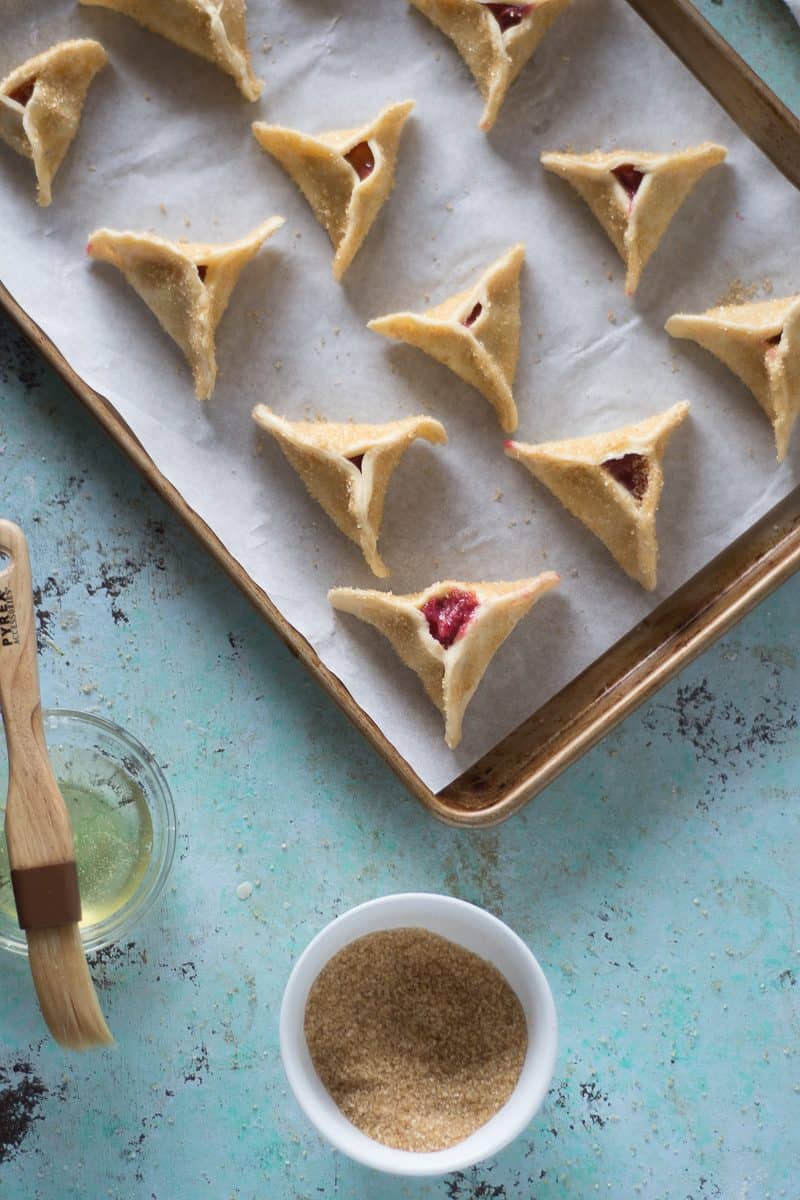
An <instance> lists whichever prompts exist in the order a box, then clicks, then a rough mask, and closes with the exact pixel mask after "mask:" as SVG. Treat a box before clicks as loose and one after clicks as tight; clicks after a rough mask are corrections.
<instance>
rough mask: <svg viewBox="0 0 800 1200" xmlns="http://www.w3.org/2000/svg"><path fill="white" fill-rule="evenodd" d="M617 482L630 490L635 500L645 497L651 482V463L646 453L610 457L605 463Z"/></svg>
mask: <svg viewBox="0 0 800 1200" xmlns="http://www.w3.org/2000/svg"><path fill="white" fill-rule="evenodd" d="M603 469H604V470H605V471H608V473H609V475H611V476H612V477H613V478H614V479H616V481H617V483H621V484H622V486H623V487H624V488H625V489H626V490H627V491H629V492H630V494H631V495H632V496H633V498H634V500H642V499H644V495H645V492H646V491H647V485H648V483H649V482H650V464H649V462H648V461H647V458H646V456H645V455H644V454H623V455H622V457H621V458H609V459H608V460H607V461H606V462H604V463H603Z"/></svg>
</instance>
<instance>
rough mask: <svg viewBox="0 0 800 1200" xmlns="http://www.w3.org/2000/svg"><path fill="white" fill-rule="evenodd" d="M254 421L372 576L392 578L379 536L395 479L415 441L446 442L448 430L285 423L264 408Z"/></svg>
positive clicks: (411, 424) (420, 421)
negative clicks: (388, 492) (355, 549)
mask: <svg viewBox="0 0 800 1200" xmlns="http://www.w3.org/2000/svg"><path fill="white" fill-rule="evenodd" d="M253 420H254V421H255V422H256V423H257V424H258V425H260V426H261V428H262V429H266V431H267V432H268V433H271V434H272V436H273V437H274V438H275V439H276V441H277V442H278V444H279V445H280V448H281V450H282V451H283V453H284V454H285V455H286V457H287V459H288V460H289V462H290V463H291V464H292V466H293V467H294V469H295V471H297V474H298V475H299V476H300V478H301V479H302V481H303V483H304V484H305V485H306V487H307V488H308V490H309V492H310V493H311V495H312V496H313V497H314V499H315V500H316V501H317V502H318V503H319V504H321V505H322V507H323V508H324V509H325V512H326V513H327V514H328V516H329V517H330V518H331V520H333V521H334V522H335V523H336V524H337V525H338V527H339V529H341V531H342V533H345V534H346V535H347V536H348V537H349V538H350V539H351V541H353V542H355V543H356V545H357V546H360V547H361V551H362V553H363V555H364V558H365V559H366V560H367V563H368V565H369V567H370V569H371V570H372V571H373V573H374V574H375V575H379V576H381V577H384V576H386V575H388V574H389V572H388V571H387V569H386V567H385V566H384V564H383V562H382V561H381V557H380V555H379V553H378V536H379V534H380V529H381V521H382V520H383V505H384V500H385V498H386V490H387V488H388V487H389V481H390V479H391V477H392V473H393V471H394V469H395V467H396V466H397V464H398V463H399V461H400V459H401V458H402V456H403V454H404V453H405V451H406V450H407V449H408V447H409V446H410V445H411V443H412V442H414V441H416V439H417V438H424V439H425V440H426V441H427V442H434V443H438V444H443V443H444V442H446V441H447V434H446V432H445V429H444V426H443V425H440V424H439V422H438V421H434V420H433V419H432V418H431V417H407V418H406V419H405V420H401V421H388V422H387V423H386V424H384V425H351V424H344V423H343V424H333V423H329V422H327V421H286V420H284V418H283V417H278V416H276V415H275V413H273V412H271V411H270V409H269V408H267V407H266V405H264V404H259V405H257V406H256V407H255V408H254V409H253Z"/></svg>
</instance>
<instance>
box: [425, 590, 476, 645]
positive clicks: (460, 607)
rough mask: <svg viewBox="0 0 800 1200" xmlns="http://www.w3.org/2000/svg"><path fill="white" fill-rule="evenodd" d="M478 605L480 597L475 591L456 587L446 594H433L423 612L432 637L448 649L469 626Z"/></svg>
mask: <svg viewBox="0 0 800 1200" xmlns="http://www.w3.org/2000/svg"><path fill="white" fill-rule="evenodd" d="M477 607H478V597H477V596H476V595H474V593H473V592H462V591H461V589H460V588H454V589H453V591H452V592H447V593H446V595H444V596H432V597H431V599H430V600H428V601H426V603H425V604H423V606H422V609H421V612H422V615H423V617H424V618H425V620H426V621H427V622H428V629H429V630H430V634H431V637H432V638H435V639H436V641H437V642H439V643H440V644H441V645H442V646H444V648H445V649H447V648H448V646H452V644H453V642H454V641H455V640H456V638H457V637H460V636H461V634H462V633H463V632H464V630H465V629H466V628H467V626H468V625H469V623H470V621H471V620H472V614H473V613H474V612H475V609H476V608H477Z"/></svg>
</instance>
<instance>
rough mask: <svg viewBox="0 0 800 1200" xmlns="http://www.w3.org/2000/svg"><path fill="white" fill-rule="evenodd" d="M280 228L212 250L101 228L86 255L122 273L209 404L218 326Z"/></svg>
mask: <svg viewBox="0 0 800 1200" xmlns="http://www.w3.org/2000/svg"><path fill="white" fill-rule="evenodd" d="M281 225H283V217H270V218H269V220H268V221H264V222H263V224H261V225H259V226H258V227H257V228H256V229H254V230H253V231H252V233H249V234H248V235H247V236H246V237H243V238H242V239H241V240H240V241H238V242H223V243H218V244H211V245H207V244H205V243H193V242H169V241H167V240H166V239H165V238H161V237H157V236H156V234H153V233H127V232H126V233H119V232H117V231H116V230H114V229H96V230H95V231H94V233H92V234H90V236H89V243H88V245H87V247H86V252H87V254H89V255H90V256H91V257H92V258H96V259H98V260H99V261H100V262H107V263H111V264H112V265H113V266H115V267H117V268H118V269H119V270H120V271H121V272H122V274H123V275H124V276H125V278H126V279H127V281H128V283H129V284H130V285H131V287H132V288H133V289H134V290H135V291H136V292H138V294H139V295H140V296H141V298H142V300H144V302H145V304H146V305H147V307H148V308H149V309H150V310H151V312H153V313H155V315H156V316H157V317H158V320H159V322H160V323H161V326H162V328H163V329H165V330H166V331H167V333H168V334H169V335H170V337H171V338H172V339H173V340H174V341H175V342H177V343H178V345H179V346H180V348H181V350H182V351H183V353H184V354H185V356H186V361H187V362H188V363H189V366H190V367H191V368H192V375H193V377H194V389H195V395H196V396H197V398H198V400H207V399H208V397H209V396H210V395H211V393H212V392H213V390H214V382H215V380H216V377H217V360H216V352H215V343H214V334H215V332H216V328H217V325H218V324H219V322H220V318H221V317H222V314H223V313H224V312H225V309H226V308H227V307H228V301H229V299H230V296H231V292H232V291H233V289H234V288H235V286H236V283H237V281H238V279H239V275H240V274H241V272H242V270H243V268H244V267H245V266H246V265H247V263H249V262H250V260H251V259H252V258H255V256H256V254H258V251H259V250H260V249H261V247H262V246H263V244H264V242H266V240H267V238H270V237H272V235H273V233H275V231H276V230H277V229H280V227H281Z"/></svg>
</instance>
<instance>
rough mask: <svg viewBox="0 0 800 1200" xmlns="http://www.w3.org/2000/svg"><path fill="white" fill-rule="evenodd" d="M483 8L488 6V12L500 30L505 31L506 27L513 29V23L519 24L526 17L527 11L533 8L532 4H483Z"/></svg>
mask: <svg viewBox="0 0 800 1200" xmlns="http://www.w3.org/2000/svg"><path fill="white" fill-rule="evenodd" d="M484 8H488V9H489V12H490V13H491V14H492V16H493V17H494V19H495V21H497V24H498V25H499V26H500V32H501V33H505V32H506V30H507V29H513V28H514V26H515V25H519V24H520V22H521V21H523V20H524V19H525V17H527V15H528V13H529V12H530V11H531V9H532V8H533V5H532V4H485V5H484Z"/></svg>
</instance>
